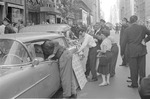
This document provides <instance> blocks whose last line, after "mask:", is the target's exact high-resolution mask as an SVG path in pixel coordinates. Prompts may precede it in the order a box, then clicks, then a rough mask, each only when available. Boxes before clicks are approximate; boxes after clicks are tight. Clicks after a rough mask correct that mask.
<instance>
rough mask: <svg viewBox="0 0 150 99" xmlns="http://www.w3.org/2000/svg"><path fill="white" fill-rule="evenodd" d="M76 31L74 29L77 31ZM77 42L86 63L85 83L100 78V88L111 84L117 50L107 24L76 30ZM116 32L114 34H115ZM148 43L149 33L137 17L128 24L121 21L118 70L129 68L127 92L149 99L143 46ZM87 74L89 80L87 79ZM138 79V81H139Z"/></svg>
mask: <svg viewBox="0 0 150 99" xmlns="http://www.w3.org/2000/svg"><path fill="white" fill-rule="evenodd" d="M76 28H77V27H76ZM78 33H79V35H77V36H78V37H79V41H80V43H81V47H80V48H79V50H78V51H77V53H78V54H80V52H81V51H83V52H84V50H86V49H88V51H86V54H87V56H86V57H87V60H86V64H85V66H84V70H85V75H86V78H87V79H88V81H90V82H94V81H98V76H97V74H100V75H101V77H102V83H100V84H99V86H107V85H109V84H110V81H109V79H110V77H113V76H114V75H115V67H116V61H117V58H118V52H119V48H118V45H117V43H116V41H115V39H114V37H113V36H112V35H110V33H111V29H110V28H109V27H108V26H107V24H106V22H105V21H104V20H103V19H101V20H100V22H99V23H96V24H95V25H94V26H93V28H91V26H90V27H89V28H86V27H80V28H79V29H78ZM118 33H119V32H118V31H117V34H118ZM149 40H150V30H149V29H148V28H147V27H146V26H144V25H141V24H139V22H138V17H137V16H136V15H133V16H131V17H130V20H129V21H128V20H127V18H123V20H122V24H121V30H120V43H119V45H120V54H121V58H122V64H121V65H120V66H126V67H129V70H130V77H128V79H127V82H131V85H128V87H129V88H139V93H140V96H141V98H142V99H146V98H143V97H148V98H149V97H150V90H149V84H150V77H145V76H146V54H147V49H146V43H147V42H148V41H149ZM90 72H91V74H92V78H90V77H89V75H90ZM138 79H139V81H138ZM144 83H145V84H146V85H147V86H146V85H145V84H144Z"/></svg>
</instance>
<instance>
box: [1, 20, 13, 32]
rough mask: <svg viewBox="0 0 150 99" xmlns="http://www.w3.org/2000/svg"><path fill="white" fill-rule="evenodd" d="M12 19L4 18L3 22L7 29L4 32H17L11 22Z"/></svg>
mask: <svg viewBox="0 0 150 99" xmlns="http://www.w3.org/2000/svg"><path fill="white" fill-rule="evenodd" d="M10 23H11V22H10V20H9V19H8V18H4V20H3V24H4V25H5V31H4V34H11V33H15V31H14V30H13V27H12V26H11V24H10Z"/></svg>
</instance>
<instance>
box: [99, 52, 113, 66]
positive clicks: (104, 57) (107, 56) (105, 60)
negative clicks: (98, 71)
mask: <svg viewBox="0 0 150 99" xmlns="http://www.w3.org/2000/svg"><path fill="white" fill-rule="evenodd" d="M111 58H112V53H111V51H107V52H106V53H102V54H101V55H100V56H99V65H103V66H104V65H108V64H109V63H110V61H111Z"/></svg>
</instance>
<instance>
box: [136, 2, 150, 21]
mask: <svg viewBox="0 0 150 99" xmlns="http://www.w3.org/2000/svg"><path fill="white" fill-rule="evenodd" d="M146 1H149V0H146ZM145 9H146V6H145V0H135V15H137V16H138V18H139V20H140V21H141V22H142V23H145V19H146V18H145V15H146V13H145Z"/></svg>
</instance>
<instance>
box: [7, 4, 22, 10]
mask: <svg viewBox="0 0 150 99" xmlns="http://www.w3.org/2000/svg"><path fill="white" fill-rule="evenodd" d="M8 7H13V8H19V9H24V6H22V5H16V4H10V3H8Z"/></svg>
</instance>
